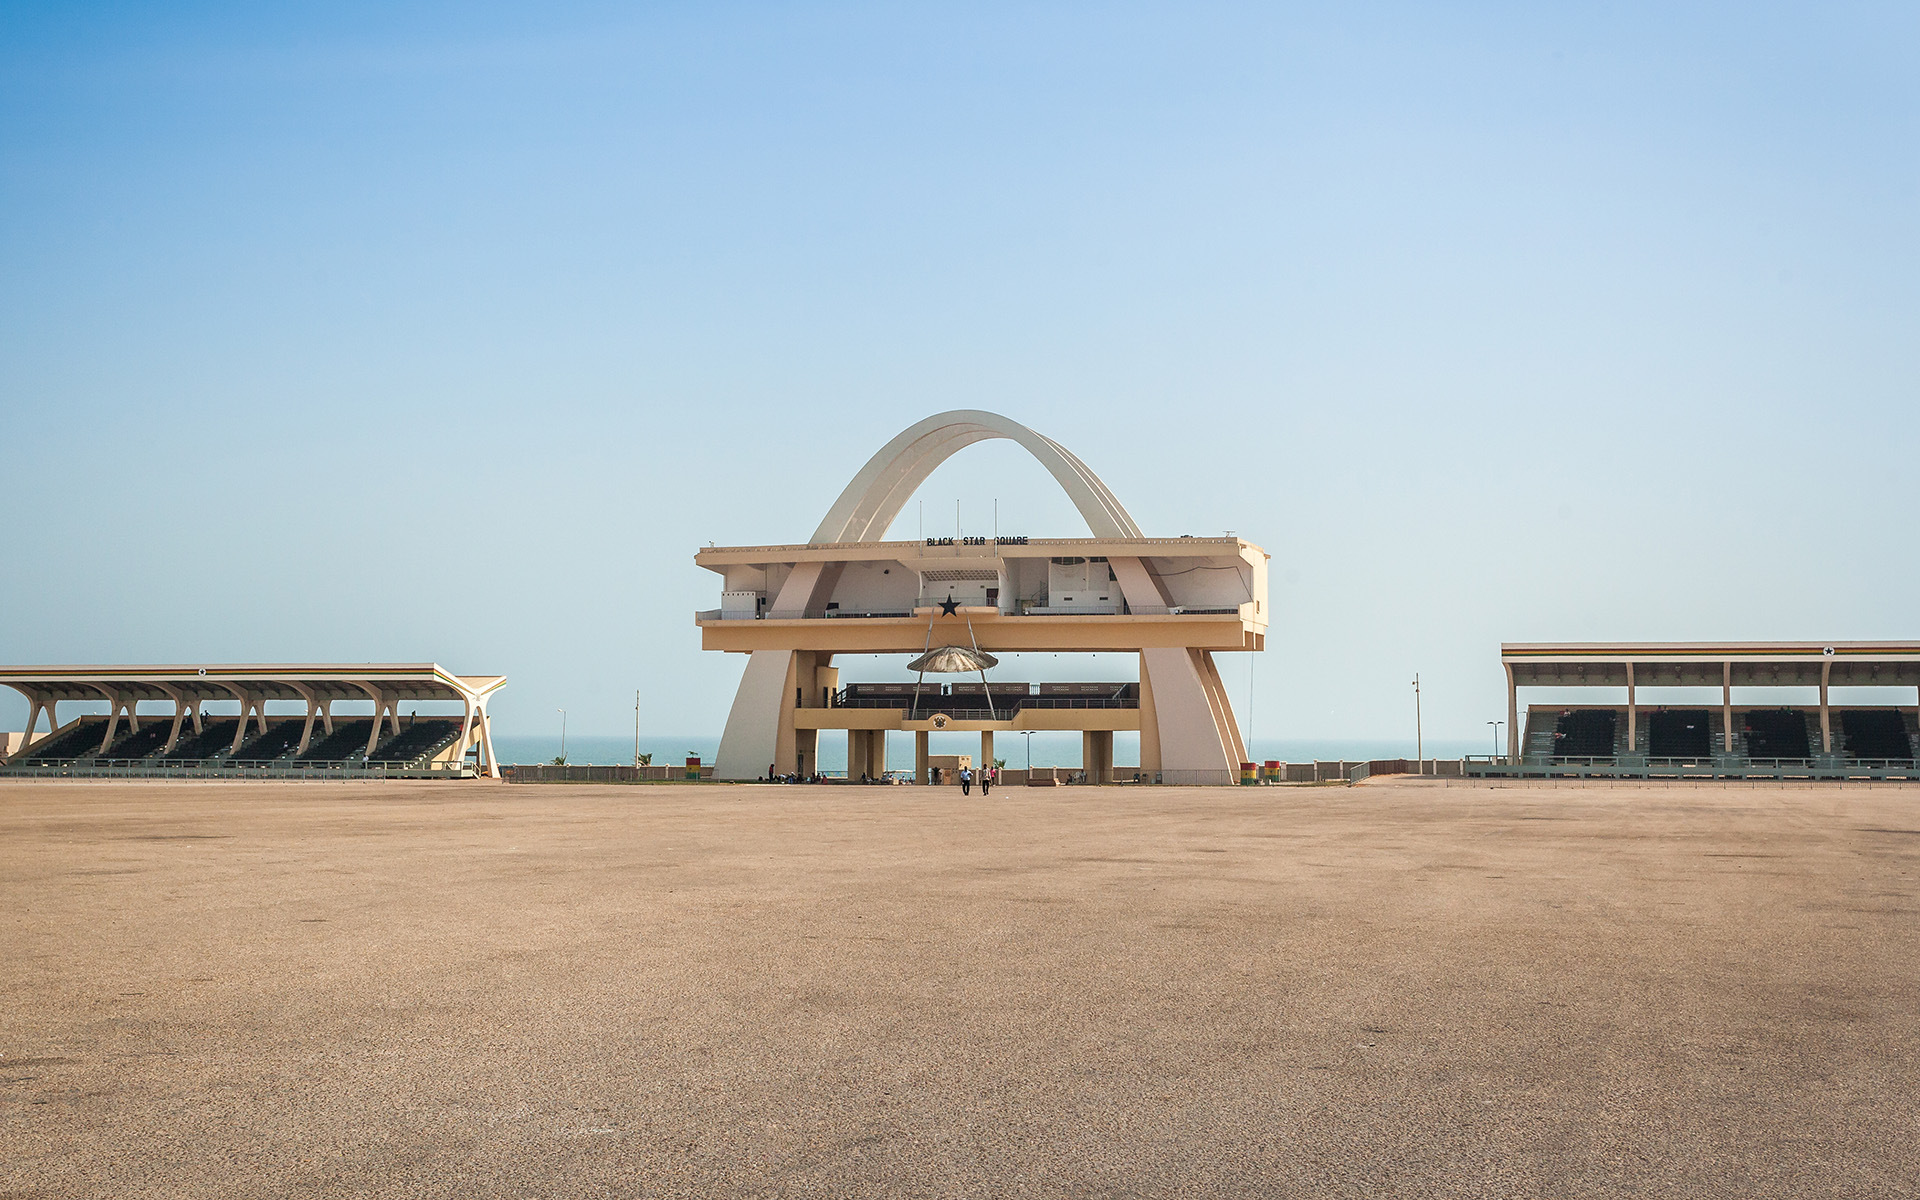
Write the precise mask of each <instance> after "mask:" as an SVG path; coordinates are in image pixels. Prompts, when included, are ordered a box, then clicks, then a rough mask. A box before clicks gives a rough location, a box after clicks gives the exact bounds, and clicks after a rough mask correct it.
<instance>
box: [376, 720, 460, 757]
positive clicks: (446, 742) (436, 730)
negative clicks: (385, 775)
mask: <svg viewBox="0 0 1920 1200" xmlns="http://www.w3.org/2000/svg"><path fill="white" fill-rule="evenodd" d="M459 736H460V722H458V721H452V720H439V719H425V720H421V719H416V720H414V721H413V722H412V723H411V724H409V725H408V726H407V727H406V728H404V729H402V730H401V731H400V732H399V733H398V734H397V735H395V736H394V737H391V738H388V739H387V740H386V741H384V742H382V743H381V744H380V745H378V746H376V747H374V751H373V753H372V754H369V755H368V756H367V761H368V762H370V763H376V762H377V763H398V764H408V763H414V762H418V761H419V760H420V759H422V758H426V757H428V756H430V755H433V754H436V753H438V752H439V751H441V750H444V749H446V748H447V747H448V746H451V745H452V744H453V743H454V741H455V740H456V739H457V738H459Z"/></svg>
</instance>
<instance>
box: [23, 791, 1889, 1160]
mask: <svg viewBox="0 0 1920 1200" xmlns="http://www.w3.org/2000/svg"><path fill="white" fill-rule="evenodd" d="M1916 870H1920V787H1913V786H1902V785H1881V786H1854V785H1849V786H1845V787H1841V786H1834V785H1799V786H1784V785H1782V786H1771V785H1762V786H1744V785H1741V786H1728V785H1701V786H1674V787H1664V786H1659V785H1651V786H1646V785H1639V786H1636V785H1565V786H1556V787H1543V786H1497V785H1476V784H1469V783H1465V782H1458V781H1456V782H1451V783H1441V782H1438V781H1414V780H1407V781H1397V782H1396V781H1376V782H1373V783H1371V784H1368V785H1364V786H1360V787H1356V788H1350V789H1349V788H1275V789H1259V790H1255V789H1224V788H1223V789H1207V790H1200V789H1194V790H1184V789H1166V790H1152V789H1133V788H1104V789H1076V788H1060V789H1048V790H1042V789H1031V790H1022V789H1005V790H1003V791H1001V792H996V793H995V794H994V795H993V796H992V797H990V798H986V799H981V798H979V797H977V796H976V797H974V798H972V799H967V800H963V799H961V798H960V796H959V794H958V792H957V791H956V790H952V789H911V788H847V787H818V788H802V787H790V788H775V787H754V786H686V787H681V786H672V787H658V786H654V787H645V786H642V787H598V788H595V787H566V786H524V785H523V786H517V787H516V786H509V785H497V784H484V783H482V784H452V783H438V784H417V785H408V784H284V785H259V786H255V785H249V784H204V785H191V784H149V783H118V784H94V783H32V782H16V783H7V784H0V922H4V925H0V947H3V948H4V951H5V952H4V954H3V955H0V1195H4V1196H11V1197H22V1196H36V1197H37V1196H115V1197H127V1196H167V1197H182V1196H233V1197H259V1196H281V1195H296V1196H433V1197H441V1196H445V1197H455V1196H458V1197H523V1196H524V1197H562V1196H648V1195H713V1196H847V1195H903V1196H992V1195H1024V1194H1031V1195H1060V1196H1089V1197H1107V1196H1133V1195H1171V1194H1179V1195H1193V1196H1215V1195H1234V1194H1241V1195H1245V1194H1259V1195H1300V1196H1311V1195H1349V1194H1353V1195H1360V1194H1365V1195H1396V1196H1427V1195H1439V1196H1454V1195H1459V1196H1512V1197H1539V1196H1591V1195H1636V1196H1640V1195H1651V1196H1694V1195H1727V1196H1736V1195H1737V1196H1762V1195H1764V1196H1898V1195H1912V1194H1915V1191H1916V1183H1915V1181H1916V1180H1920V1151H1917V1150H1916V1141H1915V1139H1916V1134H1920V1127H1917V1124H1916V1118H1917V1117H1920V1096H1917V1095H1916V1093H1917V1092H1920V1061H1916V1049H1920V952H1917V951H1920V932H1917V926H1916V912H1917V911H1920V909H1917V906H1916V904H1915V873H1916Z"/></svg>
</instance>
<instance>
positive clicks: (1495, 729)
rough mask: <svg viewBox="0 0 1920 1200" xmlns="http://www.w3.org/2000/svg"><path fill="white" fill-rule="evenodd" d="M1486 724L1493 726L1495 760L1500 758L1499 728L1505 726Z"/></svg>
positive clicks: (1502, 722) (1501, 722)
mask: <svg viewBox="0 0 1920 1200" xmlns="http://www.w3.org/2000/svg"><path fill="white" fill-rule="evenodd" d="M1487 724H1489V725H1491V726H1493V754H1494V757H1495V758H1498V757H1499V756H1500V727H1501V726H1502V725H1505V724H1506V722H1505V721H1488V722H1487Z"/></svg>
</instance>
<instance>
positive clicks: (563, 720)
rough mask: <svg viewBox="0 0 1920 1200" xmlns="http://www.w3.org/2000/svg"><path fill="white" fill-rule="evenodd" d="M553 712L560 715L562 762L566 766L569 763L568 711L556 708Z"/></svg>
mask: <svg viewBox="0 0 1920 1200" xmlns="http://www.w3.org/2000/svg"><path fill="white" fill-rule="evenodd" d="M553 711H555V712H557V713H559V714H560V761H561V762H562V763H563V764H564V763H565V762H566V761H567V710H566V709H564V708H556V709H554V710H553Z"/></svg>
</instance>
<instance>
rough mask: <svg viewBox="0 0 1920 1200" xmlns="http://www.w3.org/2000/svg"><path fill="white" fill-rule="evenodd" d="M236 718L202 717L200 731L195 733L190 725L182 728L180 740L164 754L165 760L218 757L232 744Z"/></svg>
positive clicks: (182, 760)
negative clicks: (170, 750)
mask: <svg viewBox="0 0 1920 1200" xmlns="http://www.w3.org/2000/svg"><path fill="white" fill-rule="evenodd" d="M239 723H240V722H239V720H238V719H237V718H232V717H229V718H227V719H226V720H217V719H213V718H205V717H203V718H202V719H201V722H200V730H201V732H200V733H198V734H195V733H194V732H193V731H192V729H191V727H189V728H188V729H185V730H182V731H181V733H180V740H179V741H177V742H175V743H174V744H173V750H172V752H170V753H169V754H167V756H166V761H167V762H198V761H204V760H206V759H210V758H218V757H219V756H221V755H223V754H225V753H226V752H227V748H228V747H229V746H231V745H233V735H234V732H235V729H236V727H237V726H238V725H239Z"/></svg>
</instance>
